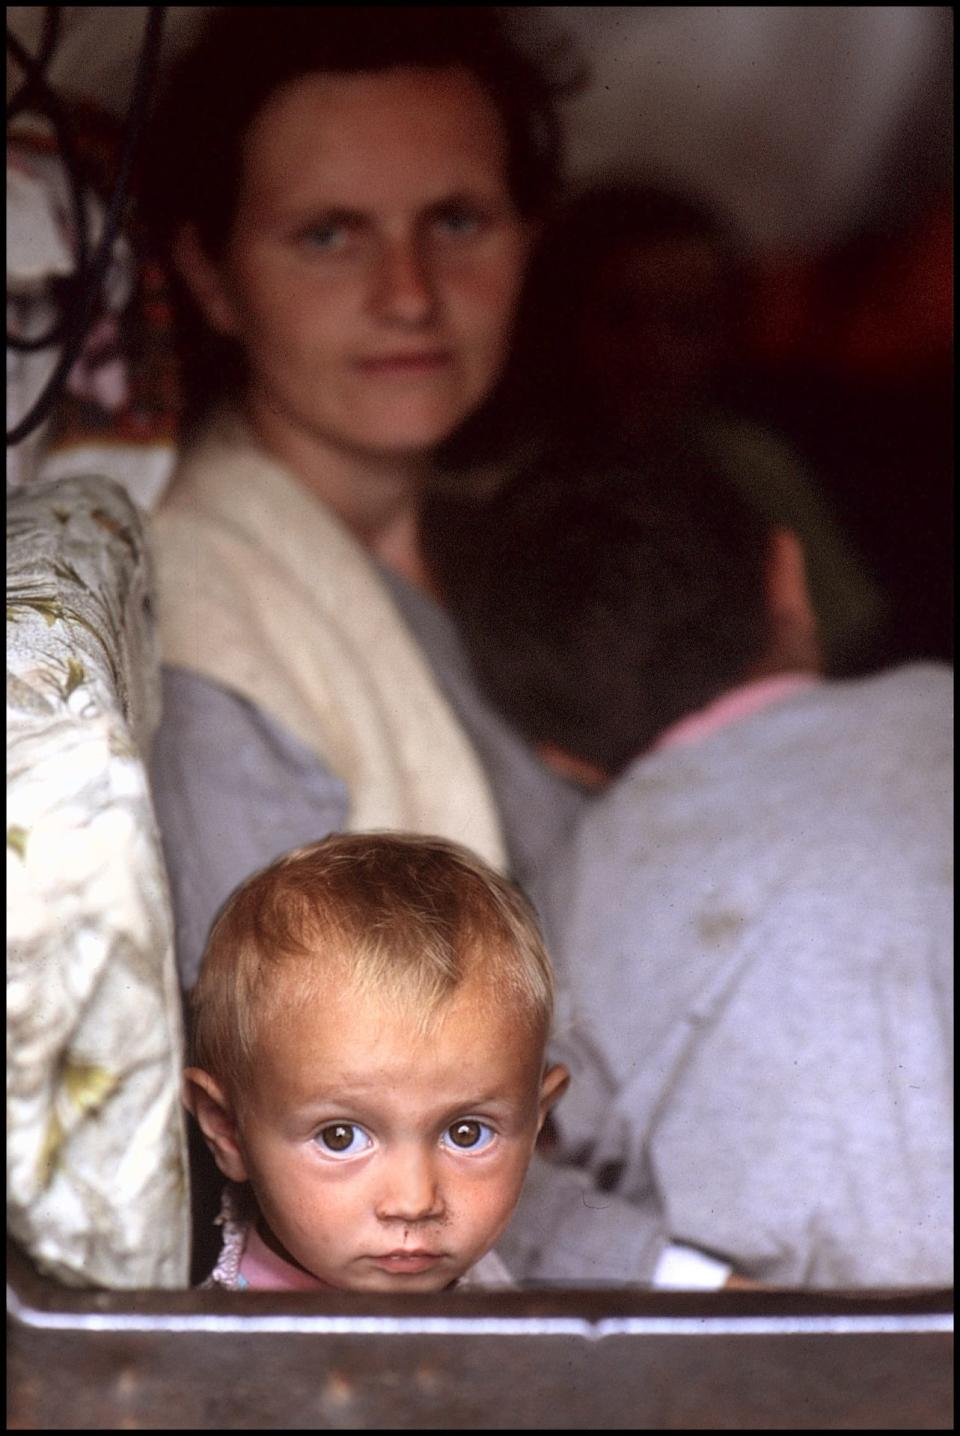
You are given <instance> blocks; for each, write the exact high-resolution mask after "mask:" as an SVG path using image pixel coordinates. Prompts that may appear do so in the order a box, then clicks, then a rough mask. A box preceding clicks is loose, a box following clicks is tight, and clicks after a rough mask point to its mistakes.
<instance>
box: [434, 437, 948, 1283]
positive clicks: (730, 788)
mask: <svg viewBox="0 0 960 1436" xmlns="http://www.w3.org/2000/svg"><path fill="white" fill-rule="evenodd" d="M490 532H491V537H490V538H489V539H488V541H487V545H486V546H485V545H484V544H483V543H480V544H479V548H478V552H479V554H480V557H479V558H478V560H477V564H476V567H475V569H474V570H473V571H471V572H468V573H465V574H464V575H463V576H462V585H461V589H460V591H459V593H458V594H457V595H456V604H457V605H459V607H460V609H461V614H460V616H461V621H462V623H463V625H464V628H465V631H466V632H467V634H468V638H469V640H470V644H471V648H472V652H473V656H474V661H475V663H476V666H477V668H478V671H479V673H480V676H481V678H482V680H483V681H484V682H485V683H486V686H487V687H488V690H489V692H490V693H491V696H492V697H494V698H495V699H496V700H498V701H499V702H500V703H501V704H502V705H503V706H504V707H505V709H506V710H507V711H508V712H509V713H510V715H511V717H512V719H513V720H514V721H515V722H516V723H518V724H519V725H520V726H521V727H522V728H524V729H525V731H526V732H527V734H528V737H530V738H531V739H532V740H533V741H536V742H539V743H540V744H541V745H543V746H544V749H545V751H546V752H548V753H552V754H553V758H554V761H556V762H557V763H558V764H561V765H562V766H563V767H564V769H565V771H567V772H569V773H579V774H580V776H581V778H582V779H584V780H585V781H591V782H592V783H593V785H594V786H595V787H597V788H603V789H605V791H604V792H603V794H602V796H601V797H599V799H598V800H596V801H595V802H594V803H593V804H592V805H590V807H589V808H588V809H587V810H586V811H585V812H584V814H583V816H582V817H581V819H580V821H579V824H578V827H577V830H576V832H575V834H574V836H573V838H572V840H571V841H570V843H569V844H568V845H567V847H566V848H564V849H562V850H561V852H560V853H559V854H558V855H557V860H556V862H555V863H554V866H553V868H552V871H551V873H550V876H549V879H547V880H546V881H545V882H544V883H543V885H542V887H541V889H540V891H539V892H538V893H537V894H536V896H537V899H538V902H539V905H540V908H541V912H542V913H543V916H544V919H545V923H546V926H547V931H548V934H549V935H550V938H551V942H552V945H553V950H554V952H555V954H556V963H557V969H558V976H559V982H560V992H561V997H560V1012H559V1018H560V1020H559V1022H558V1036H559V1041H558V1048H557V1051H558V1054H562V1056H563V1060H564V1061H566V1062H567V1064H568V1065H569V1067H570V1069H571V1072H572V1075H573V1081H572V1084H571V1090H570V1094H569V1098H568V1100H567V1102H566V1103H565V1104H564V1108H563V1111H562V1113H560V1114H558V1119H557V1131H558V1141H559V1148H558V1150H559V1154H560V1156H561V1157H562V1158H564V1159H565V1160H569V1161H573V1162H577V1163H583V1164H586V1165H587V1166H589V1168H590V1169H591V1171H592V1172H593V1174H594V1176H595V1178H596V1180H597V1182H598V1185H600V1186H601V1187H604V1188H605V1189H606V1190H607V1191H609V1192H610V1193H614V1192H615V1193H616V1194H617V1195H618V1196H620V1197H623V1196H626V1197H627V1198H628V1199H630V1200H631V1201H634V1202H637V1203H638V1204H648V1203H649V1202H650V1200H651V1196H655V1197H656V1199H657V1200H658V1201H659V1203H660V1204H661V1206H662V1208H663V1210H664V1213H665V1221H666V1227H667V1230H668V1231H669V1232H670V1234H671V1237H672V1239H673V1240H674V1241H676V1242H681V1243H688V1244H690V1245H692V1246H694V1247H696V1248H699V1249H701V1250H706V1251H708V1252H713V1253H715V1254H716V1255H718V1256H720V1257H721V1258H723V1259H725V1260H726V1261H728V1262H730V1263H731V1264H732V1265H733V1266H734V1267H735V1268H736V1269H737V1270H738V1271H740V1272H742V1273H745V1274H747V1275H748V1276H751V1277H753V1278H755V1279H758V1280H762V1281H765V1282H771V1283H786V1284H793V1283H796V1284H803V1285H823V1286H838V1285H840V1286H843V1285H853V1286H857V1285H867V1286H869V1285H887V1284H890V1285H911V1284H926V1283H944V1284H948V1283H949V1281H950V1280H951V1235H950V1233H951V1229H952V1217H951V1212H952V1205H951V1138H950V1130H951V1123H950V1104H951V1095H950V1094H951V1057H950V1051H951V1048H950V1041H951V1017H950V1014H951V1012H952V1004H951V956H950V954H951V952H952V942H951V892H952V873H951V852H952V825H951V802H950V796H949V795H950V791H951V782H950V779H951V776H952V725H951V712H952V675H951V673H950V670H948V669H946V668H943V667H940V666H938V665H916V666H912V667H908V668H902V669H898V670H894V671H890V672H888V673H885V674H881V675H877V676H874V677H870V678H866V679H858V680H846V681H843V682H824V681H823V680H822V679H821V677H820V672H819V669H820V663H819V654H818V644H817V639H816V626H815V620H814V618H813V614H812V610H811V608H810V604H809V599H808V596H807V593H806V586H805V579H804V571H803V563H802V552H801V550H800V548H799V545H798V544H797V543H796V541H795V539H794V538H793V536H792V535H790V534H788V533H786V532H782V531H773V532H770V531H769V530H768V528H767V526H766V525H765V523H764V521H763V520H761V519H759V518H758V516H757V515H756V514H754V513H752V512H751V511H749V510H748V509H747V508H746V507H745V506H744V505H743V504H742V502H741V501H739V500H737V498H736V495H735V493H733V492H731V491H730V490H729V489H728V487H727V486H726V485H725V483H724V478H723V475H722V474H719V473H715V472H714V471H713V470H712V468H711V467H710V465H709V463H708V462H707V461H705V459H704V456H703V455H702V454H697V453H694V452H693V451H686V450H680V451H677V452H676V453H673V454H670V455H661V456H660V458H659V460H657V459H656V458H655V457H654V456H653V455H651V454H650V453H649V452H648V453H647V454H646V468H645V469H644V470H643V471H642V472H637V473H636V474H633V475H631V473H630V472H629V468H628V467H626V468H625V467H624V466H623V465H622V463H621V464H619V465H614V466H613V468H612V469H609V470H608V471H607V472H604V473H603V474H600V475H596V474H594V475H592V476H591V480H590V482H589V483H584V482H580V483H577V482H575V481H570V480H568V481H567V482H566V483H565V482H564V479H563V475H562V473H561V474H560V475H559V476H557V475H554V476H550V475H545V476H541V479H540V481H539V482H536V481H534V482H532V483H530V484H529V487H528V488H527V490H526V492H524V491H523V489H522V488H520V489H518V490H517V491H516V492H515V493H514V494H512V495H507V496H505V497H504V499H503V500H502V501H501V502H500V505H499V512H498V513H497V515H496V527H495V529H494V527H493V526H492V525H491V530H490ZM503 533H509V534H510V537H509V540H506V539H503V540H501V539H500V538H499V537H496V535H500V534H503ZM494 575H495V576H496V582H495V583H494V582H493V579H494ZM611 779H612V780H613V781H611Z"/></svg>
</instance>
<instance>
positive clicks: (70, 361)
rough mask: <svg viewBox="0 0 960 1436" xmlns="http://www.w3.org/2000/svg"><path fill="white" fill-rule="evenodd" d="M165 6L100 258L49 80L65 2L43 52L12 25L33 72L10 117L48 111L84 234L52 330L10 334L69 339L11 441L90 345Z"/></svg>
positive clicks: (130, 123) (47, 342) (41, 345)
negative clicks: (30, 47)
mask: <svg viewBox="0 0 960 1436" xmlns="http://www.w3.org/2000/svg"><path fill="white" fill-rule="evenodd" d="M165 10H166V6H163V5H151V6H149V7H148V14H147V24H146V29H145V32H144V39H143V44H142V46H141V50H140V58H139V60H138V62H137V73H136V77H135V79H134V85H133V97H132V99H131V101H130V106H129V108H128V110H127V117H126V120H125V123H124V131H123V142H122V145H121V151H120V163H119V168H118V172H117V178H116V182H115V184H114V187H113V193H112V194H111V196H110V201H109V204H108V205H107V210H106V214H105V216H104V223H103V231H102V233H101V235H100V240H99V242H98V244H97V247H96V249H95V251H94V253H93V256H92V258H90V257H89V255H90V236H89V229H88V214H87V205H86V202H85V196H84V191H83V184H82V181H81V179H80V170H79V166H78V164H77V159H76V151H75V149H74V146H73V143H72V140H71V138H70V128H69V125H68V124H67V122H66V119H65V116H64V113H63V109H62V106H61V105H60V102H59V100H58V99H57V96H56V95H55V93H54V92H53V90H52V89H51V88H50V86H49V85H48V84H47V80H46V71H47V69H48V67H49V64H50V60H51V58H52V55H53V52H54V49H55V47H56V43H57V39H58V36H59V31H60V15H59V7H58V6H55V5H48V6H47V7H46V13H45V15H44V27H43V33H42V36H41V41H40V47H39V51H38V53H37V55H36V56H33V55H31V54H30V53H29V52H28V51H27V50H26V48H25V47H24V46H23V45H22V44H21V43H20V41H19V40H18V39H17V37H16V36H15V35H14V34H12V32H11V30H10V28H9V26H8V27H7V49H8V50H9V51H10V53H11V54H12V55H13V57H14V59H15V60H16V61H17V63H18V64H19V65H20V66H21V68H22V69H23V72H24V76H25V78H24V81H23V83H22V85H21V86H20V88H19V89H18V90H17V91H16V93H15V94H14V95H13V97H12V99H11V100H10V102H9V104H8V105H7V124H8V125H9V123H10V121H11V119H13V118H14V117H15V116H16V115H18V114H20V113H21V112H22V111H24V110H27V109H29V110H30V111H32V112H36V113H39V114H42V115H44V116H45V117H46V118H47V119H48V120H49V121H50V123H51V125H52V126H53V131H54V135H55V138H56V141H57V145H58V148H59V150H60V156H61V159H62V161H63V165H64V170H65V172H66V174H67V177H68V183H69V186H70V195H71V206H72V210H73V218H74V225H75V228H76V235H77V263H76V268H75V269H74V272H73V275H72V276H71V277H70V280H69V281H68V282H67V286H66V289H67V293H66V299H65V305H64V310H63V313H62V315H61V317H60V318H59V319H58V320H57V321H56V323H55V324H54V325H53V327H52V328H51V329H50V330H49V331H48V332H47V333H46V334H44V335H42V336H40V337H39V338H38V339H22V338H20V337H19V336H17V335H10V334H8V335H7V346H8V347H9V348H11V349H15V350H37V349H46V348H50V347H52V346H53V345H55V344H62V345H63V350H62V353H61V355H60V358H59V360H58V361H57V364H56V366H55V368H54V370H53V373H52V374H51V375H50V377H49V379H48V380H47V382H46V384H45V385H44V387H43V389H42V390H41V392H40V394H39V395H38V396H37V398H36V400H35V401H34V403H33V404H32V405H31V407H30V409H29V411H28V412H27V414H25V415H24V417H23V418H22V419H21V420H20V422H19V423H18V424H17V425H15V427H14V428H13V429H9V430H8V431H7V443H8V444H11V445H13V444H19V443H21V442H22V440H24V439H25V438H27V436H28V435H29V434H31V433H33V431H34V429H36V428H38V427H39V426H40V425H41V424H42V423H43V422H44V420H45V419H46V418H47V417H48V415H49V414H50V412H51V410H52V409H53V406H54V404H55V403H56V402H57V400H58V399H59V397H60V393H61V390H62V388H63V385H64V383H65V381H66V378H67V375H68V374H69V373H70V370H71V369H72V368H73V365H74V364H75V363H76V360H77V358H78V357H79V354H80V351H81V349H82V348H83V342H84V339H85V338H86V335H87V330H88V329H89V327H90V321H91V319H92V317H93V313H94V309H95V307H96V304H97V301H98V299H99V297H100V291H101V289H102V287H103V281H104V278H105V276H106V273H107V268H108V266H109V264H110V260H111V257H112V254H113V246H114V241H115V240H116V237H117V234H118V232H119V229H120V222H121V220H122V218H123V211H124V206H125V205H126V200H127V192H128V189H129V185H130V174H131V171H132V168H133V161H134V158H135V156H136V152H137V146H138V144H139V142H140V137H141V134H142V132H143V126H144V121H145V119H146V116H147V110H148V108H149V102H150V96H151V93H152V90H153V85H154V81H155V79H156V74H157V67H158V62H159V58H160V42H161V39H162V36H163V17H164V13H165Z"/></svg>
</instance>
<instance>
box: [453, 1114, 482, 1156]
mask: <svg viewBox="0 0 960 1436" xmlns="http://www.w3.org/2000/svg"><path fill="white" fill-rule="evenodd" d="M445 1135H446V1136H447V1137H449V1139H450V1141H451V1143H452V1144H453V1146H454V1147H459V1148H460V1150H461V1151H465V1150H467V1149H470V1150H474V1151H476V1150H477V1148H480V1147H486V1146H487V1144H488V1143H489V1142H492V1141H493V1132H492V1131H491V1129H490V1128H489V1127H488V1126H487V1124H486V1122H477V1121H474V1120H473V1118H470V1117H467V1118H464V1120H463V1121H462V1122H454V1124H453V1126H452V1127H448V1128H447V1130H446V1133H445Z"/></svg>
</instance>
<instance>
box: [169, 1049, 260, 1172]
mask: <svg viewBox="0 0 960 1436" xmlns="http://www.w3.org/2000/svg"><path fill="white" fill-rule="evenodd" d="M183 1105H184V1106H185V1107H186V1109H187V1111H188V1112H192V1113H193V1115H194V1117H196V1119H197V1122H198V1124H199V1126H200V1130H201V1132H202V1133H203V1135H204V1138H205V1139H206V1143H207V1146H208V1147H209V1148H210V1150H211V1152H212V1153H213V1159H214V1161H215V1162H216V1164H217V1166H218V1167H219V1168H220V1170H221V1172H222V1173H223V1175H224V1176H225V1177H229V1178H230V1180H231V1181H232V1182H245V1181H246V1180H247V1165H246V1162H245V1161H244V1156H243V1150H242V1148H241V1146H240V1142H239V1139H238V1136H237V1119H236V1117H235V1116H234V1113H233V1107H232V1105H231V1103H230V1099H229V1098H228V1097H227V1094H226V1093H225V1092H224V1090H223V1088H222V1087H221V1086H220V1083H219V1082H218V1081H217V1080H216V1078H215V1077H211V1076H210V1073H209V1072H204V1070H203V1068H202V1067H188V1068H187V1070H186V1071H185V1072H184V1074H183Z"/></svg>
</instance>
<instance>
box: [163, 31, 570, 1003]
mask: <svg viewBox="0 0 960 1436" xmlns="http://www.w3.org/2000/svg"><path fill="white" fill-rule="evenodd" d="M551 97H552V87H551V84H550V82H549V81H548V80H547V79H546V78H545V77H544V75H543V74H541V73H540V71H539V70H538V69H537V67H536V66H535V65H534V64H533V62H532V61H531V60H530V59H529V58H526V57H524V56H523V55H522V54H521V53H520V52H518V51H517V50H516V49H515V48H514V47H513V45H512V44H511V43H510V42H509V40H508V39H507V38H506V36H505V35H504V34H503V33H502V31H501V28H500V24H499V21H498V20H497V18H496V16H495V14H494V12H493V11H492V10H491V9H489V8H488V7H476V8H474V7H463V8H462V9H461V8H460V7H436V8H424V7H415V8H410V9H407V8H404V7H396V8H390V9H386V8H384V9H381V8H380V7H356V8H348V7H339V6H330V7H327V6H324V7H314V6H310V7H302V8H301V7H289V8H288V7H277V8H271V9H259V8H256V7H254V8H249V9H241V8H239V7H238V8H236V9H233V8H231V9H229V10H226V11H225V12H222V13H221V15H220V16H219V17H218V18H216V19H215V20H214V21H213V22H212V25H211V26H210V28H209V29H208V31H207V32H206V33H205V35H204V36H203V38H202V39H201V41H200V43H199V45H198V46H197V47H196V49H195V50H194V51H193V52H192V53H191V54H190V55H189V56H188V57H187V58H186V59H185V60H184V61H183V62H182V63H181V65H180V67H179V69H178V72H177V73H176V74H175V75H174V77H173V79H172V81H171V84H170V86H169V89H168V93H167V97H166V100H165V103H164V104H163V106H162V109H161V113H160V115H159V116H158V117H157V118H156V121H155V126H154V129H155V134H156V136H157V143H156V144H155V146H154V155H153V156H152V160H151V164H150V168H149V171H148V173H149V177H150V183H149V188H148V192H149V196H150V201H151V209H152V214H153V220H154V228H155V230H156V231H158V235H159V238H160V240H161V242H162V243H164V244H165V245H166V246H167V248H168V251H169V253H170V254H171V255H172V259H173V264H174V267H175V270H176V274H177V276H178V279H179V281H180V285H181V287H182V290H183V294H184V296H185V298H186V299H187V300H188V301H189V303H190V305H191V307H192V311H193V313H192V320H193V324H192V328H191V329H189V331H188V339H189V344H188V347H187V355H188V358H189V359H190V360H191V361H192V362H189V363H188V364H187V368H186V377H187V395H188V399H189V400H190V401H191V405H192V409H191V417H192V419H193V421H194V430H195V433H194V437H193V440H192V442H191V443H190V445H189V446H188V447H187V449H186V452H185V454H184V457H183V460H182V462H181V464H180V466H179V469H178V473H177V475H176V477H175V480H174V482H173V484H172V487H171V490H170V493H169V494H168V496H167V497H166V499H165V501H164V503H163V504H162V506H161V510H160V512H159V514H158V517H157V520H156V526H155V539H156V544H155V547H156V554H157V566H158V583H159V600H160V602H159V607H160V626H161V638H162V644H163V658H164V661H165V665H166V668H165V678H164V699H165V718H164V723H163V727H162V730H161V733H160V736H159V739H158V743H157V747H156V751H155V758H154V767H153V775H154V786H155V796H156V803H157V809H158V814H159V818H160V823H161V827H162V830H163V834H164V840H165V846H166V851H167V856H168V861H169V868H170V874H171V881H172V886H173V893H174V904H175V908H176V911H177V917H178V950H179V961H180V965H181V977H182V980H183V982H184V984H185V986H189V985H191V983H192V981H193V979H194V976H195V972H196V964H197V961H198V959H199V954H200V951H201V947H202V943H203V940H204V938H205V935H206V931H207V928H208V927H209V924H210V921H211V920H212V918H213V916H214V914H215V912H216V910H217V908H218V907H219V905H220V904H221V902H222V901H223V900H224V898H225V897H226V896H227V894H228V893H229V891H230V890H231V889H232V888H233V887H234V886H235V884H236V883H237V882H239V881H240V880H241V879H242V878H243V877H244V876H245V875H246V874H247V873H248V872H249V871H250V870H251V869H253V868H256V867H258V866H261V865H262V864H264V863H266V862H268V861H270V860H271V859H272V858H273V857H275V856H276V855H277V854H278V853H279V852H281V851H283V850H284V849H286V848H289V847H290V846H292V845H294V844H296V843H300V842H304V841H308V840H313V839H316V838H318V837H320V836H322V835H323V834H324V833H325V832H327V831H329V830H333V829H339V828H344V827H354V828H359V827H405V828H414V829H420V830H426V831H435V832H438V833H443V834H446V835H448V836H450V837H453V838H457V839H459V840H460V841H463V842H466V843H468V844H470V845H471V846H473V847H474V848H476V849H477V850H478V851H480V852H481V853H483V854H484V855H485V856H487V857H488V858H490V859H491V860H493V861H500V862H502V861H503V860H504V856H505V854H504V843H503V836H502V833H501V827H500V819H499V815H498V813H497V811H496V808H495V805H494V802H493V799H492V796H491V793H490V791H489V789H488V786H487V781H486V777H485V775H484V771H483V768H482V767H481V764H480V762H479V761H478V759H477V756H476V753H475V750H474V745H473V743H472V742H471V741H470V739H469V738H468V736H467V734H466V732H465V731H464V727H465V726H466V727H469V728H470V729H471V730H472V735H473V738H474V741H476V742H477V743H478V745H479V746H480V747H481V748H483V747H486V750H487V752H486V756H487V758H488V760H489V761H490V762H491V763H492V767H493V770H494V777H495V778H496V777H497V774H498V773H499V777H500V788H501V790H502V791H505V792H506V795H507V803H508V804H509V803H511V802H512V803H513V805H514V808H515V810H516V811H517V812H518V813H519V814H520V815H521V822H520V829H521V831H520V833H519V834H514V835H512V837H513V841H511V842H510V843H509V847H510V850H511V854H512V856H513V857H514V858H515V863H514V866H515V869H517V870H518V872H519V875H520V876H521V877H523V876H524V866H525V863H526V862H527V860H528V859H529V860H531V861H532V856H531V853H530V852H528V848H530V847H531V845H532V848H537V847H538V845H539V844H540V843H542V842H543V841H545V840H546V835H549V834H550V833H551V832H552V825H553V824H555V823H556V822H558V821H562V820H563V819H564V818H565V816H566V814H567V812H568V810H570V811H572V809H573V808H574V807H575V806H576V804H577V801H578V799H577V798H576V797H575V795H574V794H573V793H572V791H571V792H568V791H566V790H564V789H562V788H560V787H558V786H557V785H555V784H553V783H552V782H551V781H550V780H549V779H548V778H547V777H546V775H545V774H544V773H543V771H542V770H541V769H540V768H539V765H537V764H536V761H535V760H534V759H533V758H532V755H531V754H530V753H529V751H528V750H526V749H525V748H524V747H523V745H522V744H521V743H520V742H519V740H517V739H515V738H514V737H513V735H512V734H511V733H510V732H509V731H508V730H506V729H505V728H504V726H503V725H502V724H501V723H500V722H499V720H497V719H496V718H495V717H494V715H493V714H492V713H491V712H490V711H489V710H488V709H486V707H485V706H484V705H483V704H482V703H481V701H480V700H479V698H478V697H477V696H476V695H475V694H474V693H473V691H472V687H471V685H470V682H469V678H468V675H467V674H466V670H465V667H464V665H463V663H462V660H461V659H460V656H459V654H458V652H457V651H456V644H455V639H454V637H453V634H452V632H451V631H450V630H449V629H448V628H447V626H446V620H445V618H444V615H443V614H442V613H441V612H440V611H439V610H438V608H437V607H436V605H435V604H434V603H433V602H432V600H431V599H430V597H429V596H428V594H427V593H425V592H422V591H420V590H422V589H426V588H427V587H428V582H427V579H426V576H425V569H424V565H423V562H422V558H421V553H420V545H419V536H418V514H419V509H420V505H421V502H422V496H423V493H424V490H425V487H426V485H427V484H428V482H429V478H430V474H431V470H432V466H433V460H434V455H435V451H436V449H437V446H438V445H439V444H441V442H442V441H444V440H445V439H447V438H448V436H449V435H450V434H451V433H452V432H453V431H454V430H455V429H456V428H457V427H458V426H459V425H460V424H461V423H462V421H463V420H464V419H465V418H466V417H467V416H468V415H470V414H471V413H472V412H474V411H475V410H476V409H477V408H478V407H479V406H480V405H481V403H482V402H483V400H484V399H485V397H486V396H487V394H488V392H489V391H490V389H491V388H492V387H493V385H494V383H495V381H496V379H497V376H498V374H499V372H500V369H501V366H502V364H503V361H504V357H505V353H506V349H507V346H508V342H509V337H510V330H511V324H512V320H513V313H514V309H515V305H516V301H517V296H518V292H519V289H520V286H521V282H522V277H523V271H524V264H525V259H526V255H527V250H528V247H529V243H530V236H531V233H532V229H533V226H534V223H535V221H536V218H537V215H538V214H539V213H540V211H541V209H542V208H543V206H544V205H545V203H546V201H547V200H548V198H549V196H550V195H551V193H552V191H553V189H554V187H555V184H556V179H557V164H558V151H557V142H556V125H555V121H554V117H553V112H552V108H551ZM198 321H199V322H198ZM198 346H199V347H198ZM197 380H199V383H198V382H196V381H197ZM224 400H226V401H227V408H226V409H225V408H224V406H223V401H224ZM218 404H219V408H218V407H217V405H218ZM198 409H199V410H200V411H201V412H202V413H203V416H204V418H203V422H202V423H200V424H198V423H197V422H196V421H197V411H198ZM211 414H213V416H214V417H213V419H212V420H211V417H210V416H211ZM434 669H436V670H438V672H436V673H435V672H434ZM451 702H452V703H453V704H454V706H455V707H456V708H458V709H459V711H460V718H459V719H458V717H456V716H455V715H454V713H453V712H452V711H451V707H450V703H451ZM508 822H509V819H508Z"/></svg>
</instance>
